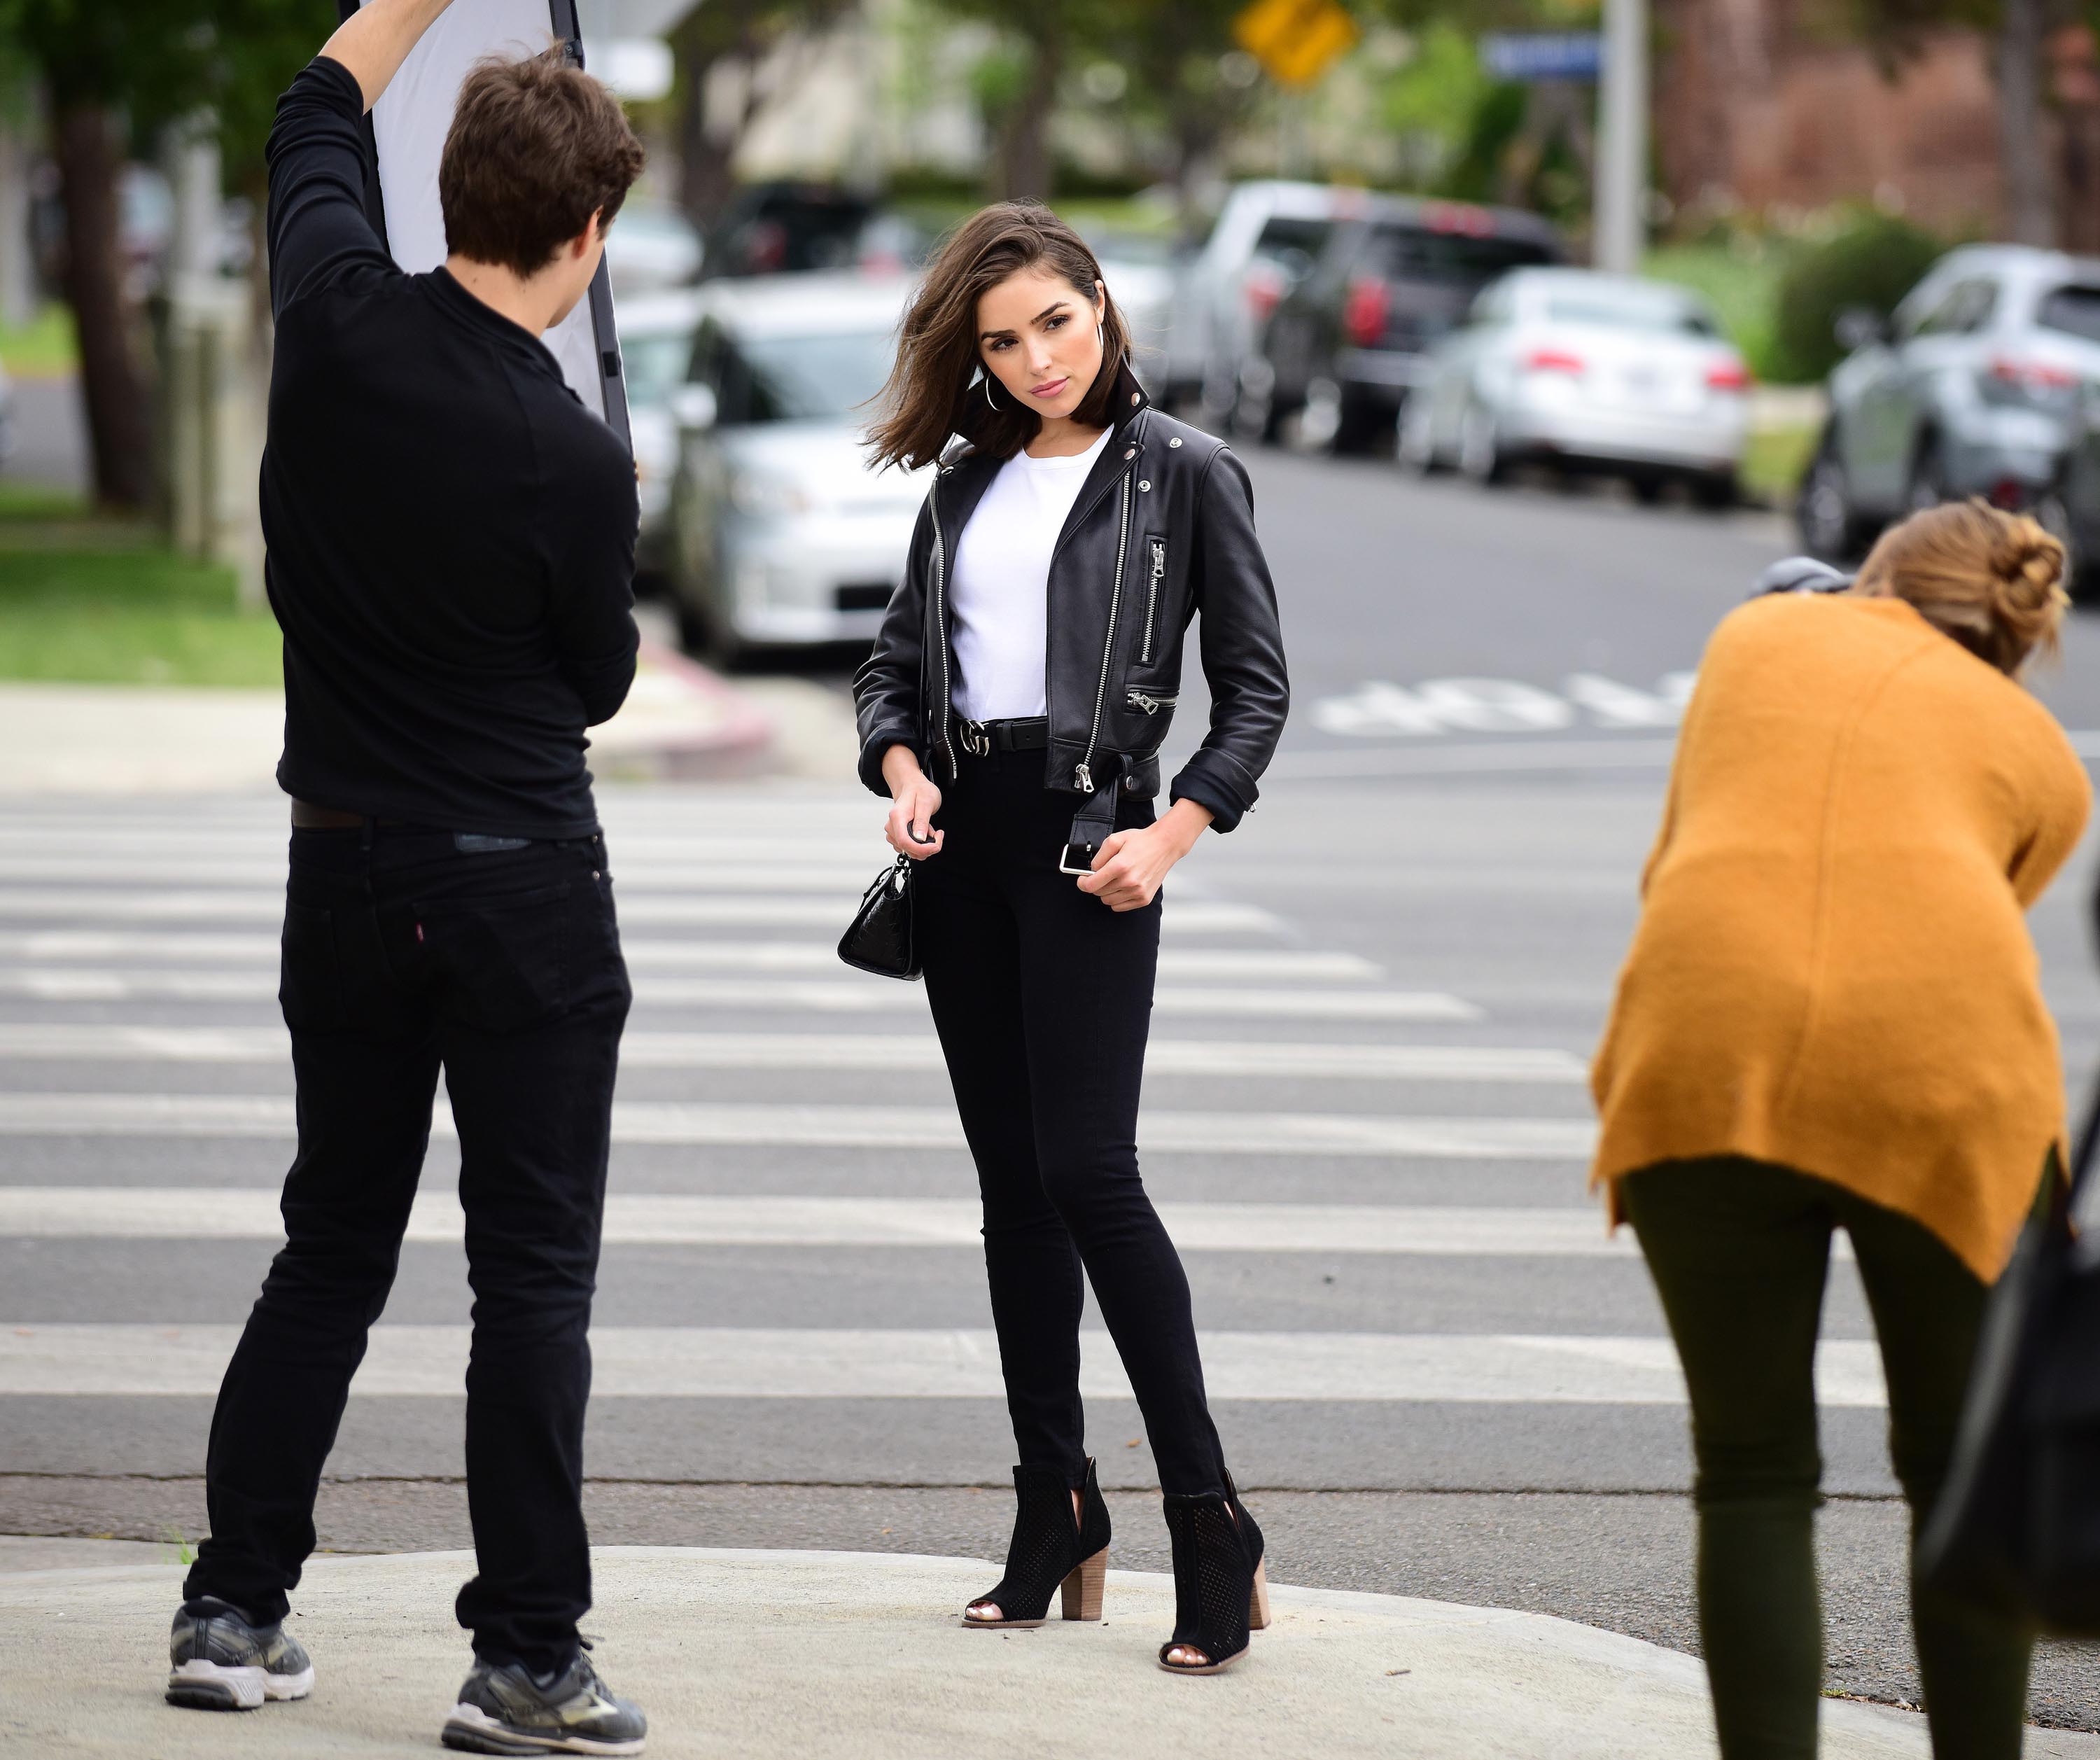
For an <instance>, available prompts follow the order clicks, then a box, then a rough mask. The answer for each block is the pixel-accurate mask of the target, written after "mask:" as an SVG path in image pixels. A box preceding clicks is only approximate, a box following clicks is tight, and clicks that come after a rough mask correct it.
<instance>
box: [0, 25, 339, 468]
mask: <svg viewBox="0 0 2100 1760" xmlns="http://www.w3.org/2000/svg"><path fill="white" fill-rule="evenodd" d="M336 19H337V11H336V8H335V6H334V5H333V0H0V42H5V43H6V44H7V45H8V46H10V48H11V50H12V51H14V52H15V53H16V54H19V55H20V56H22V57H23V58H24V60H26V61H27V62H28V63H29V65H30V66H31V67H32V68H34V70H35V73H36V74H37V76H38V77H39V78H40V79H41V81H42V84H43V86H44V88H45V91H46V98H47V100H48V105H47V108H48V111H49V114H50V117H51V149H52V154H53V157H55V160H56V161H57V163H58V168H59V179H60V201H61V203H62V204H63V206H64V214H65V223H66V251H65V271H64V295H65V300H66V303H67V304H68V306H69V307H71V308H72V311H73V323H74V328H75V330H76V332H77V335H78V337H79V343H80V359H81V375H80V377H81V394H82V401H83V404H84V405H85V408H86V416H87V430H88V437H89V444H90V451H91V452H92V455H93V460H94V470H95V496H96V499H97V500H98V501H103V502H105V503H107V504H109V505H115V506H119V507H129V508H135V507H140V506H143V505H145V503H146V502H147V501H148V500H149V499H150V497H151V496H152V487H153V485H152V421H151V418H150V415H149V411H148V397H147V390H146V378H145V373H144V370H143V366H142V364H141V362H140V360H139V355H138V350H137V347H136V344H135V329H136V324H135V317H136V314H135V312H134V311H133V310H132V308H131V302H130V298H129V294H128V292H127V289H126V285H125V284H126V277H125V273H124V263H123V261H122V256H121V249H120V245H119V236H120V222H121V214H120V211H119V200H120V187H121V186H120V181H119V179H120V174H121V172H122V170H123V167H124V164H125V161H126V159H127V158H128V157H130V151H131V149H132V148H133V146H134V144H135V143H138V142H141V141H150V140H151V139H153V138H154V136H155V135H156V134H157V131H158V130H160V129H161V128H162V127H164V126H165V125H166V124H168V123H169V122H170V121H174V119H175V118H177V117H188V116H193V115H196V113H198V112H211V113H213V114H214V116H215V117H216V118H217V119H218V127H219V128H220V130H221V132H222V135H223V137H224V140H225V143H226V145H227V148H229V152H228V160H229V164H230V165H231V166H232V168H233V171H234V174H235V175H236V178H238V179H239V180H240V181H242V182H244V183H249V185H250V186H251V187H253V186H254V185H257V184H259V181H260V176H261V142H262V135H263V133H264V131H265V130H266V128H267V120H266V119H267V116H268V114H269V109H270V106H271V103H272V102H273V101H274V99H275V98H276V94H277V92H278V91H279V90H280V89H281V88H282V87H283V86H285V84H287V83H289V81H290V78H291V77H292V75H293V73H294V72H296V71H297V70H298V67H299V65H300V64H301V63H302V61H304V60H306V59H307V57H309V56H311V55H312V54H313V53H314V52H315V51H316V50H317V49H319V48H320V46H321V44H322V42H324V40H325V39H326V37H327V36H328V33H329V30H330V29H332V28H333V25H334V24H335V22H336Z"/></svg>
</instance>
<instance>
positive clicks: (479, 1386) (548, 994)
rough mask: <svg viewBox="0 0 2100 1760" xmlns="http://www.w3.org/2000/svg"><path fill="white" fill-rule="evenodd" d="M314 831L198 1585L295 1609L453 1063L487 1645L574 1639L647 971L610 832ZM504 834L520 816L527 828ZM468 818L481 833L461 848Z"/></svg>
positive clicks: (299, 869) (498, 1654)
mask: <svg viewBox="0 0 2100 1760" xmlns="http://www.w3.org/2000/svg"><path fill="white" fill-rule="evenodd" d="M492 841H495V840H472V839H458V840H456V839H455V838H454V837H452V835H451V834H449V833H448V832H442V831H421V830H414V829H395V828H391V827H386V826H378V827H370V826H368V827H366V828H364V829H363V830H349V831H294V832H293V834H292V856H291V880H290V884H289V889H288V890H287V893H286V898H285V943H284V980H283V987H282V990H281V991H280V999H281V1001H282V1003H283V1004H284V1010H285V1022H286V1024H287V1025H288V1026H289V1027H290V1029H291V1035H292V1063H293V1070H294V1073H295V1074H296V1075H297V1078H298V1154H297V1156H296V1158H294V1159H293V1162H292V1168H291V1172H290V1173H289V1176H287V1177H286V1180H285V1195H284V1206H283V1207H284V1216H285V1246H284V1248H283V1249H282V1251H280V1252H279V1253H278V1255H277V1256H276V1259H275V1260H274V1261H273V1262H272V1264H271V1268H270V1274H269V1277H268V1278H267V1280H266V1281H264V1283H263V1286H262V1296H261V1299H259V1300H258V1301H257V1303H256V1304H255V1308H254V1312H253V1313H251V1314H250V1315H249V1321H248V1326H247V1329H246V1330H245V1332H244V1333H243V1334H242V1335H241V1339H240V1347H239V1348H237V1349H236V1351H235V1352H234V1354H233V1361H232V1363H231V1364H230V1365H228V1366H227V1372H226V1380H225V1383H224V1384H223V1386H222V1387H220V1389H219V1396H218V1409H217V1411H216V1412H215V1414H214V1416H213V1418H212V1425H211V1446H210V1458H209V1461H208V1464H207V1467H206V1480H207V1489H206V1498H207V1509H208V1511H209V1515H210V1526H211V1533H210V1537H209V1538H208V1539H206V1540H205V1542H204V1543H203V1545H202V1546H201V1547H200V1548H199V1550H198V1555H197V1560H196V1565H195V1567H194V1568H192V1570H191V1572H190V1575H189V1581H188V1585H187V1587H186V1590H185V1592H186V1594H188V1595H191V1596H197V1595H216V1596H218V1598H220V1599H223V1600H225V1601H227V1602H231V1603H232V1604H233V1605H235V1606H236V1607H238V1608H242V1609H244V1610H245V1612H247V1613H248V1614H249V1616H250V1617H253V1618H255V1619H257V1620H262V1621H268V1620H274V1619H279V1618H281V1617H283V1616H284V1614H285V1611H286V1608H287V1607H288V1605H289V1603H288V1601H287V1599H286V1595H287V1592H288V1591H289V1590H291V1589H292V1588H293V1586H296V1585H297V1583H298V1580H299V1572H300V1568H301V1565H302V1564H303V1562H304V1560H305V1559H306V1557H307V1554H308V1553H309V1552H311V1550H312V1549H313V1545H314V1526H313V1509H314V1497H315V1491H316V1489H317V1488H318V1486H319V1484H320V1473H321V1467H322V1464H323V1463H324V1462H325V1460H326V1459H327V1458H328V1453H329V1449H330V1448H331V1447H332V1446H333V1444H334V1441H335V1435H336V1429H337V1425H338V1424H339V1423H341V1421H342V1412H343V1406H344V1404H345V1402H346V1400H347V1398H348V1396H349V1392H350V1383H351V1376H352V1375H353V1374H355V1372H356V1370H357V1365H358V1364H359V1362H360V1361H361V1360H362V1359H363V1357H364V1348H365V1340H366V1333H367V1330H368V1328H369V1327H370V1326H371V1325H372V1323H373V1321H375V1320H376V1319H377V1318H378V1316H379V1312H380V1310H381V1309H382V1308H383V1307H384V1306H385V1305H386V1293H387V1290H388V1289H389V1287H390V1286H391V1285H392V1283H393V1281H394V1273H395V1265H396V1264H397V1262H398V1260H399V1256H400V1246H401V1236H402V1233H403V1231H404V1229H405V1228H406V1227H407V1226H408V1210H409V1205H410V1202H411V1201H412V1199H413V1198H414V1197H415V1193H416V1183H417V1176H419V1175H420V1173H421V1171H422V1165H423V1153H424V1150H425V1148H426V1145H428V1143H429V1140H430V1108H431V1102H432V1098H433V1095H434V1093H435V1088H436V1086H437V1079H438V1073H439V1070H440V1069H441V1068H442V1069H443V1071H444V1075H445V1086H446V1088H447V1090H448V1092H449V1094H450V1096H451V1100H452V1116H453V1118H455V1120H456V1121H457V1124H458V1127H459V1134H460V1198H461V1203H462V1205H463V1206H464V1207H465V1212H466V1253H467V1272H468V1277H469V1280H470V1282H471V1283H472V1285H473V1286H474V1348H473V1354H472V1359H471V1361H470V1364H469V1365H468V1369H467V1374H466V1396H467V1405H466V1473H467V1499H468V1504H469V1507H470V1512H471V1515H472V1518H473V1522H474V1550H475V1554H476V1557H477V1560H478V1563H479V1575H478V1576H477V1577H475V1578H474V1580H473V1581H471V1582H470V1583H468V1584H467V1586H465V1588H464V1589H463V1590H461V1591H460V1597H459V1605H458V1613H459V1619H460V1623H461V1625H465V1626H466V1627H467V1628H468V1629H469V1630H471V1631H472V1632H473V1634H474V1648H475V1650H476V1652H479V1654H481V1655H483V1656H488V1657H492V1658H496V1659H501V1660H516V1661H523V1662H524V1663H526V1664H527V1665H529V1666H531V1667H532V1668H535V1669H540V1670H545V1669H550V1668H555V1667H558V1666H560V1665H562V1663H563V1662H564V1661H566V1660H567V1657H568V1656H570V1655H571V1654H572V1653H573V1652H574V1651H575V1648H576V1621H577V1620H578V1619H579V1618H580V1617H581V1616H582V1614H583V1613H584V1612H585V1609H586V1608H589V1605H590V1593H591V1591H590V1551H589V1538H588V1537H587V1536H586V1534H585V1530H584V1521H583V1513H582V1509H581V1502H580V1500H581V1495H582V1486H583V1429H584V1406H585V1401H586V1400H587V1399H588V1398H589V1392H590V1348H589V1342H588V1339H587V1336H586V1334H587V1332H588V1329H589V1324H590V1306H591V1296H592V1293H593V1289H594V1287H595V1283H596V1279H597V1274H598V1233H599V1224H600V1221H601V1219H602V1212H603V1210H604V1205H605V1180H606V1163H607V1150H608V1145H609V1140H610V1136H611V1109H612V1087H613V1075H614V1070H615V1065H616V1063H617V1061H618V1057H619V1049H620V1029H621V1026H623V1024H624V1021H625V1020H626V1017H627V1010H628V1004H629V1000H630V992H629V988H628V982H627V971H626V968H625V966H624V964H623V962H622V960H621V959H620V938H619V931H618V929H617V927H616V925H615V921H614V918H613V906H612V881H611V874H610V872H609V871H607V867H606V862H605V848H604V845H603V842H602V840H601V839H599V838H598V837H594V836H593V837H589V838H583V839H579V840H574V841H571V842H565V843H546V842H536V843H532V844H528V845H525V846H524V847H523V848H522V849H501V848H497V849H489V848H475V847H473V846H474V845H476V844H481V845H486V844H487V843H490V842H492ZM505 841H507V840H505ZM462 844H465V845H469V847H468V848H465V849H462V848H461V845H462Z"/></svg>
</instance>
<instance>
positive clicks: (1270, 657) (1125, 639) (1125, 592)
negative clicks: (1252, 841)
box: [854, 366, 1290, 831]
mask: <svg viewBox="0 0 2100 1760" xmlns="http://www.w3.org/2000/svg"><path fill="white" fill-rule="evenodd" d="M1116 401H1117V406H1118V408H1122V409H1123V411H1124V412H1125V413H1124V415H1123V418H1122V419H1121V420H1120V421H1118V423H1117V424H1116V428H1115V432H1114V434H1113V435H1112V436H1111V437H1110V440H1109V443H1108V444H1107V445H1106V446H1105V448H1103V449H1102V452H1101V457H1098V458H1097V459H1096V460H1095V461H1094V465H1093V468H1092V470H1089V471H1088V472H1087V480H1086V482H1085V483H1083V485H1082V486H1081V487H1080V490H1079V499H1078V500H1077V501H1074V503H1073V505H1072V512H1071V515H1070V518H1068V519H1067V520H1066V521H1065V529H1064V531H1063V532H1062V533H1061V534H1060V536H1059V537H1058V540H1057V549H1056V550H1055V551H1054V552H1053V553H1052V557H1051V560H1050V603H1049V652H1048V656H1047V659H1046V666H1045V671H1046V679H1047V684H1048V698H1049V708H1050V743H1049V748H1048V752H1047V753H1046V754H1045V757H1046V763H1045V767H1044V772H1043V786H1044V787H1047V788H1054V789H1061V790H1064V791H1065V792H1069V793H1071V794H1073V795H1074V796H1086V795H1091V794H1092V793H1093V792H1095V790H1096V788H1098V787H1101V784H1102V783H1103V781H1104V780H1105V779H1106V778H1108V777H1109V776H1111V775H1119V776H1120V778H1121V781H1120V784H1119V786H1120V787H1121V789H1122V791H1123V793H1124V794H1126V795H1127V796H1141V797H1144V798H1146V799H1150V798H1151V797H1153V796H1156V795H1157V794H1158V792H1159V748H1160V746H1161V745H1162V743H1163V742H1164V741H1165V739H1166V738H1167V726H1168V724H1169V723H1170V722H1171V721H1172V720H1173V719H1174V705H1175V704H1176V700H1177V699H1178V698H1179V695H1180V679H1181V649H1182V641H1183V637H1184V636H1185V633H1187V630H1188V627H1189V620H1190V619H1191V618H1193V617H1194V616H1195V615H1196V614H1197V613H1198V612H1199V611H1200V612H1201V613H1202V623H1201V624H1200V625H1199V626H1198V644H1199V647H1200V651H1201V654H1202V666H1203V677H1204V678H1205V680H1206V681H1207V682H1208V684H1209V686H1210V690H1211V726H1210V731H1209V733H1208V734H1206V735H1205V737H1204V740H1203V743H1202V747H1201V748H1199V749H1198V751H1197V752H1195V753H1194V754H1193V756H1191V757H1190V758H1189V761H1188V763H1187V764H1186V765H1185V766H1184V767H1183V768H1182V770H1181V771H1180V774H1178V775H1177V776H1176V777H1175V779H1174V782H1173V786H1172V787H1171V791H1170V793H1171V798H1173V799H1175V800H1177V801H1178V800H1182V799H1188V800H1190V801H1198V802H1200V803H1201V804H1202V805H1204V806H1207V807H1208V808H1209V809H1211V813H1212V814H1214V815H1215V819H1214V822H1213V823H1214V824H1215V828H1216V829H1217V830H1219V831H1230V830H1231V829H1232V828H1233V827H1234V826H1235V825H1237V823H1239V820H1240V816H1241V814H1243V813H1245V812H1246V809H1248V808H1249V807H1251V806H1252V805H1254V801H1255V796H1256V795H1257V794H1258V793H1259V792H1260V789H1259V787H1258V786H1257V785H1258V783H1259V780H1260V776H1261V773H1262V771H1263V770H1264V769H1265V768H1266V767H1267V766H1268V760H1269V757H1270V755H1271V754H1272V753H1273V752H1274V751H1275V749H1276V742H1277V736H1278V735H1279V734H1281V733H1282V730H1283V718H1284V716H1285V714H1286V712H1287V710H1288V709H1289V708H1290V680H1289V678H1288V677H1286V674H1285V672H1284V664H1283V634H1282V629H1280V628H1279V626H1278V624H1277V615H1276V591H1275V589H1274V588H1273V586H1272V585H1271V584H1270V583H1269V578H1268V563H1267V562H1264V560H1263V558H1262V554H1261V545H1260V542H1259V541H1258V540H1256V538H1255V531H1254V508H1253V503H1252V499H1251V494H1250V492H1249V489H1248V486H1247V478H1246V470H1244V468H1242V465H1241V464H1240V461H1238V460H1237V458H1235V457H1233V455H1232V454H1231V452H1229V451H1227V450H1226V448H1225V446H1224V443H1223V442H1222V441H1220V440H1217V439H1214V438H1212V437H1211V435H1210V434H1204V433H1202V432H1201V431H1200V430H1198V429H1195V428H1192V427H1190V426H1188V424H1187V423H1185V422H1180V421H1174V420H1173V419H1172V418H1171V417H1168V416H1166V415H1164V414H1162V412H1159V411H1158V410H1156V409H1153V408H1149V407H1148V405H1147V404H1146V402H1145V394H1144V393H1143V391H1142V390H1140V389H1139V387H1138V385H1137V382H1136V379H1135V378H1134V377H1132V375H1131V373H1130V370H1129V368H1127V366H1126V367H1124V368H1123V369H1122V370H1121V373H1120V375H1119V382H1118V391H1117V399H1116ZM1001 462H1002V461H1000V460H998V459H995V458H992V457H987V456H986V454H984V453H982V452H978V451H977V450H975V449H974V448H972V447H971V446H970V445H969V444H968V443H967V442H962V441H959V442H957V443H955V444H954V445H951V447H950V448H949V449H948V451H947V452H946V453H945V454H943V455H942V460H941V462H940V465H939V467H938V470H937V474H936V475H935V477H934V479H933V484H932V486H931V487H929V490H928V491H927V495H926V505H925V506H924V509H921V511H920V515H919V526H918V530H917V531H916V532H915V533H914V534H913V536H912V540H911V557H910V560H909V561H908V562H907V565H906V567H905V572H904V579H903V581H902V584H901V585H899V586H898V589H897V592H896V593H895V594H894V595H893V597H892V598H891V599H890V602H889V613H888V615H886V616H885V618H884V619H883V621H882V631H881V633H880V635H878V636H877V637H876V642H875V648H874V651H872V652H871V654H870V655H868V657H867V660H866V661H865V662H864V663H863V664H862V666H861V668H860V670H859V672H858V673H856V674H855V675H854V701H855V703H856V704H857V705H858V711H859V723H860V741H861V754H860V776H861V780H862V782H864V783H867V786H868V787H870V788H871V789H873V790H874V791H875V792H876V793H877V794H879V795H882V796H885V797H886V796H888V795H889V787H888V785H887V784H885V783H884V781H883V779H882V756H883V754H884V752H887V751H888V750H889V748H890V747H891V746H893V745H898V744H902V745H907V746H909V747H910V748H911V750H912V751H913V752H915V753H916V754H917V756H918V758H919V761H920V765H922V766H923V767H924V770H925V771H926V773H927V774H929V776H931V777H933V779H934V780H935V781H936V782H943V783H944V782H946V781H948V780H949V779H951V778H952V777H953V776H954V775H955V765H956V762H957V750H956V734H955V728H956V719H955V716H954V715H953V714H952V713H951V712H950V708H949V702H950V696H951V690H952V688H953V683H954V664H955V663H954V659H953V655H952V654H951V650H950V646H949V631H950V622H949V615H948V603H947V590H946V589H947V574H948V567H949V559H950V558H951V557H952V556H953V555H954V554H955V540H956V539H957V538H958V537H959V536H960V535H961V533H962V530H963V527H964V525H965V524H966V523H968V519H969V517H970V514H971V513H972V512H973V510H974V509H975V508H976V506H977V502H978V500H979V499H980V498H981V497H982V496H983V494H984V492H985V490H986V488H987V487H989V486H990V483H991V479H992V478H993V477H994V475H995V474H997V472H998V470H999V465H1000V463H1001Z"/></svg>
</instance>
